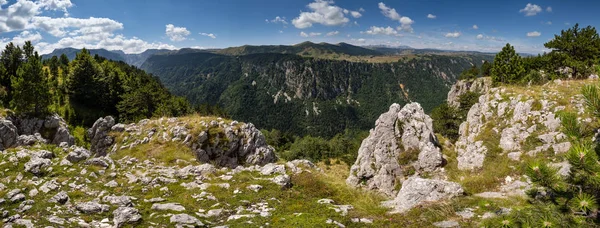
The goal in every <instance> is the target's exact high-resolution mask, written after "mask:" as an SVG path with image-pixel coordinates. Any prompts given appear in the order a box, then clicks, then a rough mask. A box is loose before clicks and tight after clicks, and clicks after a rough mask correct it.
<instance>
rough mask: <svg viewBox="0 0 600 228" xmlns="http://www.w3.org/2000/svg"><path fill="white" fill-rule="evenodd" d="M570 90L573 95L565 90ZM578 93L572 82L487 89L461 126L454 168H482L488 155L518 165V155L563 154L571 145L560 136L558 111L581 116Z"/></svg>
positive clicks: (581, 104)
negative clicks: (497, 156)
mask: <svg viewBox="0 0 600 228" xmlns="http://www.w3.org/2000/svg"><path fill="white" fill-rule="evenodd" d="M569 87H572V88H570V89H571V90H572V91H568V92H567V91H564V90H565V89H569ZM528 90H529V91H528ZM558 91H561V92H558ZM578 92H579V87H577V86H576V85H574V84H573V83H571V84H567V83H564V82H561V81H556V82H551V83H549V84H547V85H544V86H541V87H536V88H531V89H530V88H516V87H514V88H510V87H509V88H505V87H500V88H493V89H491V90H490V91H489V92H487V93H486V94H484V95H482V96H481V97H480V98H479V102H478V103H477V104H475V105H473V107H471V109H470V110H469V114H468V116H467V121H465V122H464V123H463V124H461V126H460V131H459V134H460V137H459V139H458V141H457V142H456V150H457V152H458V168H459V169H477V168H481V167H482V166H483V165H484V163H485V160H486V157H487V156H489V154H490V153H493V154H495V155H496V154H498V155H500V156H508V158H510V159H512V160H517V161H518V160H520V159H521V157H522V156H528V157H536V156H538V155H539V154H548V153H550V154H556V155H558V154H562V153H565V152H567V151H568V150H569V148H570V143H569V142H568V140H567V138H566V136H565V135H564V134H563V133H561V132H560V127H561V122H560V120H559V118H558V117H557V113H558V112H559V111H562V110H565V109H568V110H575V111H576V112H578V113H579V114H580V115H582V114H584V113H585V110H584V108H583V107H584V106H583V103H584V101H583V99H582V97H581V95H579V94H578ZM582 121H591V119H582Z"/></svg>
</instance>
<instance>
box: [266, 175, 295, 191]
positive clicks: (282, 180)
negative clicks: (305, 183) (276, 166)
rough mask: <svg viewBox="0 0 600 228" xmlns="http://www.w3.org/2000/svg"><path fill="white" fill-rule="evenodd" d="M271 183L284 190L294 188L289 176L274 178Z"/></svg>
mask: <svg viewBox="0 0 600 228" xmlns="http://www.w3.org/2000/svg"><path fill="white" fill-rule="evenodd" d="M271 181H272V182H273V183H275V184H277V185H279V186H281V187H283V188H289V187H291V186H292V179H291V178H290V176H288V175H287V174H283V175H279V176H276V177H273V179H271Z"/></svg>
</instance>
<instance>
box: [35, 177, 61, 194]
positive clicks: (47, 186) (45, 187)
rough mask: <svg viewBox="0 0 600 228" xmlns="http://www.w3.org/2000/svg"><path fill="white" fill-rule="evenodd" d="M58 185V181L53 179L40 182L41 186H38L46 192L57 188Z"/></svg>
mask: <svg viewBox="0 0 600 228" xmlns="http://www.w3.org/2000/svg"><path fill="white" fill-rule="evenodd" d="M59 187H60V185H59V184H58V182H56V181H55V180H49V181H46V182H45V183H44V184H42V186H41V187H40V191H42V192H43V193H48V192H50V191H53V190H55V189H58V188H59Z"/></svg>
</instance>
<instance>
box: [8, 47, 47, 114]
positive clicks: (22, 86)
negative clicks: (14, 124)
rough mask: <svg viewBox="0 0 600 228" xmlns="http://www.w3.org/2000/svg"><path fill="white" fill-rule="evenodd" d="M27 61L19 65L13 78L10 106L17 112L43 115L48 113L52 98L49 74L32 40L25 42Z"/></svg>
mask: <svg viewBox="0 0 600 228" xmlns="http://www.w3.org/2000/svg"><path fill="white" fill-rule="evenodd" d="M25 47H27V49H26V54H27V55H29V56H27V61H26V62H25V63H23V64H21V65H20V66H19V68H18V69H17V74H16V75H15V76H13V77H12V78H11V85H12V87H13V94H12V95H13V97H12V100H11V102H10V107H11V108H13V109H14V111H15V112H16V113H17V114H25V115H32V116H43V115H45V114H47V113H48V106H49V105H50V102H51V100H50V99H51V98H50V92H49V88H48V75H47V73H45V72H44V71H43V66H42V62H41V58H40V56H39V55H38V54H37V52H35V53H34V54H32V53H29V52H32V51H33V49H32V48H33V46H32V45H31V42H29V41H27V42H26V43H25Z"/></svg>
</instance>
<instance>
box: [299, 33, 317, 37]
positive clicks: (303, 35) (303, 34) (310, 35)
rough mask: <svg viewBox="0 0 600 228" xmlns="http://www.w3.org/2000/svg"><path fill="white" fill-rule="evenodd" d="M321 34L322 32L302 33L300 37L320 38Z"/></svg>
mask: <svg viewBox="0 0 600 228" xmlns="http://www.w3.org/2000/svg"><path fill="white" fill-rule="evenodd" d="M320 35H321V33H320V32H311V33H308V34H307V33H305V32H300V36H301V37H313V36H320Z"/></svg>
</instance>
